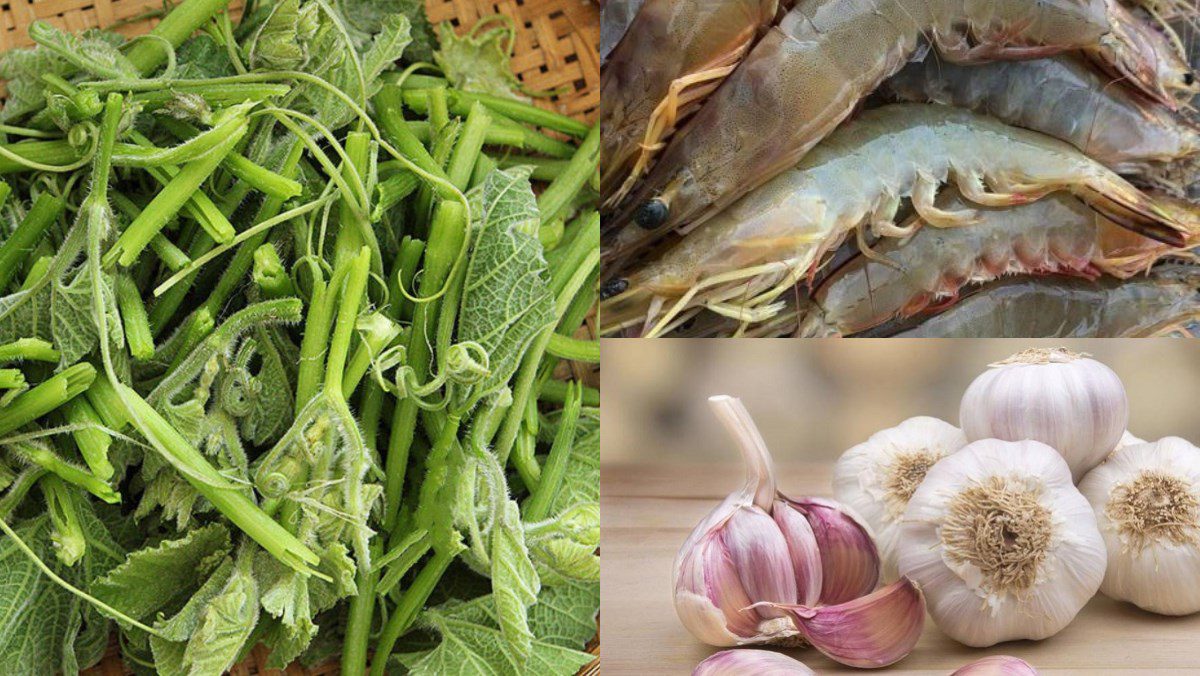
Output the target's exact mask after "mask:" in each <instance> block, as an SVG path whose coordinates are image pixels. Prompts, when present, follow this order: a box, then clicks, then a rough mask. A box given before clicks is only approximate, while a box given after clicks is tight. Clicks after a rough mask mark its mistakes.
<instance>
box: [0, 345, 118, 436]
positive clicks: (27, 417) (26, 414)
mask: <svg viewBox="0 0 1200 676" xmlns="http://www.w3.org/2000/svg"><path fill="white" fill-rule="evenodd" d="M95 378H96V369H95V367H93V366H92V365H91V364H86V363H85V364H75V365H74V366H70V367H68V368H66V369H64V370H62V371H60V372H59V373H57V374H55V375H53V376H51V377H50V378H48V379H46V380H44V381H42V383H40V384H39V385H38V386H37V387H35V388H33V389H32V390H29V391H28V392H23V393H21V394H20V395H19V396H17V398H15V399H13V400H12V402H11V403H9V405H8V406H5V407H4V408H0V435H4V434H8V433H9V432H12V431H13V430H15V429H17V428H19V427H21V426H22V425H25V424H26V423H30V422H33V421H34V420H36V419H38V418H40V417H42V416H44V415H46V414H47V413H49V412H50V411H53V410H54V409H56V408H58V407H59V406H62V405H63V404H65V403H67V402H68V401H70V400H71V399H74V398H75V397H77V396H79V395H80V394H82V393H83V391H84V390H86V389H87V388H88V386H89V385H91V384H92V381H93V380H95Z"/></svg>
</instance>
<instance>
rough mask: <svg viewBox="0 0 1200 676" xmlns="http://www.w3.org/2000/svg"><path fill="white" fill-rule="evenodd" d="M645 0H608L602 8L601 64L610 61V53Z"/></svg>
mask: <svg viewBox="0 0 1200 676" xmlns="http://www.w3.org/2000/svg"><path fill="white" fill-rule="evenodd" d="M644 1H645V0H608V1H607V2H605V3H604V6H603V7H602V8H601V9H600V65H601V66H603V65H604V64H605V63H606V62H607V61H608V55H609V54H611V53H612V51H613V50H614V49H616V47H617V43H619V42H620V41H621V38H623V37H625V32H626V31H628V30H629V26H630V24H632V23H633V19H634V17H636V16H637V13H638V10H640V9H641V8H642V3H643V2H644Z"/></svg>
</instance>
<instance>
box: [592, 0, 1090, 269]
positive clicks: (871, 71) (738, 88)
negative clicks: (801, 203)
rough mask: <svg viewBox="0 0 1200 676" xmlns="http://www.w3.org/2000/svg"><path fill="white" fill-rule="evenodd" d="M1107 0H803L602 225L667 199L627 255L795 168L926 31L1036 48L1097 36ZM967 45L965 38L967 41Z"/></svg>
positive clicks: (949, 41) (621, 248) (947, 46)
mask: <svg viewBox="0 0 1200 676" xmlns="http://www.w3.org/2000/svg"><path fill="white" fill-rule="evenodd" d="M1109 30H1110V29H1109V20H1108V16H1107V14H1106V9H1105V0H1040V1H1038V2H1030V0H995V1H993V2H987V3H978V2H958V1H951V2H939V1H934V0H803V1H802V2H799V3H798V4H797V5H796V6H795V7H794V8H793V9H792V11H790V12H789V13H788V14H787V15H786V16H785V17H784V18H783V20H782V21H781V22H780V23H779V25H778V26H775V27H773V28H772V29H771V30H769V31H768V32H767V34H766V36H764V37H763V39H762V40H760V41H759V43H758V44H757V45H756V46H755V47H754V49H753V50H752V51H751V53H750V55H749V56H747V57H746V59H745V60H744V61H743V63H742V65H741V66H740V67H739V68H738V69H737V70H736V71H735V72H734V73H733V74H732V75H731V76H729V77H728V78H726V80H725V82H724V83H722V85H721V87H720V88H719V89H718V90H717V91H716V92H715V93H714V94H713V95H712V96H710V97H709V98H708V101H706V102H705V105H704V106H703V108H701V109H700V111H699V112H698V113H696V115H694V116H693V117H692V119H691V120H690V121H689V122H688V124H687V125H686V126H685V127H684V128H683V130H681V131H680V132H679V133H677V134H676V135H675V137H674V138H673V139H672V140H671V142H670V144H669V145H668V146H667V148H666V150H664V151H663V153H662V156H661V157H660V159H659V161H658V164H657V165H656V166H655V168H654V170H653V171H651V173H650V174H649V175H648V176H647V178H646V180H645V181H644V183H643V185H642V186H641V188H640V189H639V190H637V191H636V192H635V193H634V194H633V195H632V196H631V198H630V199H628V200H626V201H625V207H624V209H623V210H622V211H621V212H619V213H616V214H614V217H612V218H610V219H608V223H609V224H610V227H621V226H624V225H626V224H627V223H629V222H630V219H631V218H632V217H633V216H634V212H635V210H637V211H641V212H643V213H649V211H647V210H646V206H647V205H649V204H653V202H651V201H650V200H652V199H653V200H654V201H656V202H658V203H659V204H665V205H667V207H668V208H667V209H666V210H662V209H658V210H655V211H657V214H656V215H655V216H653V217H649V218H639V219H638V220H639V222H640V224H641V225H642V226H643V227H646V228H647V230H643V231H641V232H638V233H636V235H637V236H634V234H635V233H629V234H627V235H626V237H624V238H623V239H622V240H618V241H616V242H612V243H611V244H610V246H609V247H608V250H607V251H606V252H605V253H606V256H605V259H606V261H617V260H621V259H624V258H627V257H629V256H630V255H632V254H633V253H635V252H636V251H637V250H640V249H642V248H643V247H645V246H647V245H648V244H650V243H651V242H652V241H653V240H654V239H656V238H657V237H658V236H660V235H661V234H662V233H664V232H666V231H667V230H669V229H672V228H678V227H681V226H685V225H687V226H689V227H691V226H694V225H696V224H699V223H700V222H703V221H704V220H706V219H707V218H709V217H711V216H712V215H714V214H715V213H716V212H718V211H720V210H721V209H723V208H725V207H726V206H728V205H729V204H732V203H733V202H734V201H735V200H736V199H737V198H739V197H741V196H742V195H744V194H746V193H747V192H749V191H750V190H752V189H754V188H756V187H758V186H759V185H761V184H762V183H763V182H765V181H767V180H769V179H770V178H771V177H773V176H775V175H776V174H778V173H779V172H781V171H784V170H786V169H787V168H789V167H792V166H795V164H796V162H797V161H798V160H800V158H801V157H803V156H804V154H805V153H806V152H808V150H809V149H811V148H812V147H813V146H814V145H816V144H817V143H818V142H819V141H820V140H821V139H822V138H824V137H825V136H827V135H828V134H829V133H830V132H832V131H833V130H834V128H835V127H837V126H838V124H839V123H841V122H842V121H843V120H844V119H845V118H846V117H847V116H848V115H849V114H850V113H851V111H852V110H854V107H855V105H856V104H857V103H858V101H859V100H861V99H862V98H863V97H865V96H866V95H867V94H869V93H870V92H872V91H873V90H874V89H875V88H876V87H877V86H878V85H879V83H880V82H882V81H883V80H884V79H886V78H887V77H889V76H890V75H892V74H894V73H895V72H896V71H897V70H899V69H900V67H901V66H902V65H903V64H904V63H905V62H906V61H907V60H908V59H909V58H910V57H911V56H912V55H913V54H914V53H915V52H916V51H917V49H918V45H919V44H920V43H919V39H920V38H921V37H922V36H923V35H924V36H928V37H930V38H931V39H932V41H933V43H934V46H936V47H937V48H938V50H939V51H940V52H941V53H942V54H943V56H945V57H946V58H952V59H955V60H960V61H978V60H982V59H993V58H1034V57H1038V56H1047V55H1050V54H1053V53H1057V52H1060V51H1063V50H1067V49H1077V48H1082V47H1086V46H1091V45H1096V44H1098V43H1099V40H1100V38H1101V36H1103V35H1106V34H1108V32H1109ZM972 45H973V46H972Z"/></svg>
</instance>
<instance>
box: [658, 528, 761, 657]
mask: <svg viewBox="0 0 1200 676" xmlns="http://www.w3.org/2000/svg"><path fill="white" fill-rule="evenodd" d="M752 603H753V602H752V601H751V600H750V597H749V596H747V595H746V592H745V590H744V589H742V585H741V580H740V579H739V578H738V574H737V569H736V568H734V565H733V561H732V560H731V559H730V558H729V556H728V554H727V553H726V551H725V547H724V545H723V544H722V543H721V541H720V537H719V535H713V536H711V537H708V538H705V539H703V540H701V541H699V542H698V543H697V544H696V546H695V547H693V548H692V549H691V550H690V551H689V552H688V554H687V555H686V556H684V557H683V558H682V559H681V560H680V561H679V562H678V564H677V568H676V571H675V612H676V614H678V615H679V620H680V621H681V622H682V623H683V626H684V627H685V628H687V630H688V631H690V632H691V633H692V634H693V635H694V636H696V638H698V639H700V640H701V641H704V642H705V643H707V644H709V645H715V646H734V645H739V644H740V643H743V642H746V641H748V640H751V639H753V638H754V637H755V636H757V634H758V625H759V620H758V613H757V612H755V611H753V610H748V609H747V608H748V607H749V606H750V605H751V604H752Z"/></svg>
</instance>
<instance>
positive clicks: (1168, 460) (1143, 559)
mask: <svg viewBox="0 0 1200 676" xmlns="http://www.w3.org/2000/svg"><path fill="white" fill-rule="evenodd" d="M1079 490H1080V491H1081V492H1082V493H1083V494H1084V496H1085V497H1087V499H1088V501H1089V502H1090V503H1091V504H1092V508H1093V509H1094V510H1095V513H1096V520H1097V522H1098V523H1099V526H1100V533H1101V535H1102V536H1103V537H1104V545H1105V547H1106V548H1107V550H1108V570H1107V572H1106V573H1105V574H1104V582H1103V583H1101V585H1100V591H1102V592H1104V594H1105V595H1106V596H1110V597H1112V598H1114V599H1117V600H1119V601H1129V602H1130V603H1133V604H1135V605H1137V606H1138V607H1140V608H1143V609H1145V610H1149V611H1151V612H1155V613H1162V614H1164V615H1186V614H1189V613H1194V612H1197V611H1200V584H1197V582H1198V581H1200V448H1196V447H1195V446H1193V445H1192V444H1190V443H1188V442H1187V441H1184V440H1183V439H1179V438H1177V437H1167V438H1165V439H1160V440H1158V441H1156V442H1153V443H1142V444H1133V445H1130V446H1126V447H1124V448H1122V449H1119V450H1117V451H1116V452H1114V453H1113V454H1112V455H1111V456H1109V458H1108V460H1107V461H1105V463H1104V464H1102V465H1100V466H1099V467H1097V468H1096V469H1093V470H1092V471H1091V472H1088V474H1087V476H1085V477H1084V478H1083V481H1081V482H1080V483H1079Z"/></svg>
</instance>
